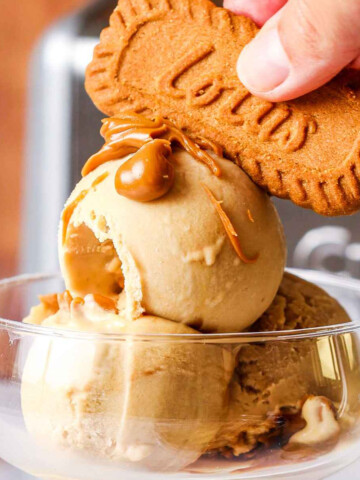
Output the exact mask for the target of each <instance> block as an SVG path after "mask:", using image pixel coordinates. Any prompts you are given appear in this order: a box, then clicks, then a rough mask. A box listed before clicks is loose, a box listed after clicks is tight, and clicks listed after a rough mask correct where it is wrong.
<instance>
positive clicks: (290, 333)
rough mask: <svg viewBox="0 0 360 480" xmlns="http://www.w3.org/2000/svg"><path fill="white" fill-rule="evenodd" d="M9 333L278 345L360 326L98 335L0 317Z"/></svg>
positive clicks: (307, 275)
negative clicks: (279, 342) (273, 343)
mask: <svg viewBox="0 0 360 480" xmlns="http://www.w3.org/2000/svg"><path fill="white" fill-rule="evenodd" d="M286 271H287V272H289V273H291V274H293V275H297V276H299V277H300V278H303V279H305V280H307V281H310V282H311V281H313V282H314V283H316V281H319V282H321V283H324V284H326V286H333V287H342V288H347V289H348V290H351V291H354V292H357V293H358V294H360V280H357V279H354V278H349V277H341V276H339V275H334V274H331V273H328V272H323V271H318V270H307V269H294V268H287V269H286ZM61 278H62V277H61V274H60V273H59V272H56V273H33V274H20V275H16V276H14V277H8V278H3V279H0V289H1V288H3V287H8V286H15V285H16V284H22V283H26V282H32V281H46V280H56V279H61ZM4 329H5V330H6V331H8V333H9V335H10V336H13V335H14V334H15V335H16V334H20V335H21V334H29V335H33V336H41V337H44V336H45V337H54V338H68V339H72V340H82V341H85V340H89V341H94V340H96V341H97V342H101V341H102V342H117V341H120V342H121V341H124V340H134V339H136V340H137V341H147V342H151V341H154V342H155V341H156V342H161V341H165V342H166V341H176V342H179V341H180V342H185V343H189V342H190V343H200V344H204V343H253V342H260V343H262V342H274V341H277V342H278V341H285V340H287V341H289V340H292V341H294V340H300V339H306V338H316V337H324V336H332V335H342V334H345V333H354V332H356V331H358V330H359V331H360V323H359V324H357V323H355V322H354V321H351V322H348V323H339V324H337V325H330V326H322V327H311V328H302V329H297V330H282V331H279V330H277V331H276V330H275V331H268V332H229V333H196V334H194V333H190V334H189V333H181V334H177V333H144V334H140V333H97V332H80V331H79V332H77V331H74V330H67V329H60V328H51V327H44V326H41V325H31V324H26V323H22V322H19V321H16V320H10V319H6V318H1V317H0V330H4Z"/></svg>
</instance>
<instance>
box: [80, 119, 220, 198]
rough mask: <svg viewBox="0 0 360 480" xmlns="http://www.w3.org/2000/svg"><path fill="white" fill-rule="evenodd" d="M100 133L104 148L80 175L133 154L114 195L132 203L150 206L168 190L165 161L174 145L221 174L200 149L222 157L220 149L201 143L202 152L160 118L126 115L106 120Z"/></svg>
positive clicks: (170, 178)
mask: <svg viewBox="0 0 360 480" xmlns="http://www.w3.org/2000/svg"><path fill="white" fill-rule="evenodd" d="M100 133H101V135H102V136H103V137H104V139H105V144H104V146H103V147H102V148H101V149H100V150H99V152H97V153H95V154H94V155H92V156H91V157H90V158H89V160H88V161H87V162H86V164H85V165H84V168H83V169H82V172H81V173H82V175H83V176H85V175H87V174H88V173H90V172H92V171H93V170H95V169H96V168H97V167H99V166H100V165H102V164H104V163H106V162H108V161H111V160H119V159H121V158H123V157H125V156H127V155H129V154H131V153H135V155H134V156H133V157H131V158H130V159H128V160H127V161H125V162H124V163H123V164H121V165H120V167H119V169H118V171H117V172H116V175H115V187H116V190H117V192H118V193H119V194H120V195H123V196H125V197H127V198H130V199H132V200H137V201H140V202H149V201H151V200H156V199H157V198H160V197H162V196H163V195H165V194H166V193H167V192H168V191H169V190H170V189H171V187H172V185H173V182H174V167H173V166H172V165H171V163H170V162H169V160H168V157H169V156H170V154H171V153H172V149H171V147H172V145H173V144H176V145H180V146H181V147H182V148H183V149H184V150H185V151H187V152H188V153H189V154H190V155H191V156H192V157H194V158H195V159H196V160H198V161H200V162H202V163H204V164H205V165H206V166H207V167H208V168H209V169H210V170H211V172H212V173H213V174H214V175H216V176H220V174H221V171H220V168H219V166H218V165H217V163H216V162H215V160H214V159H213V158H212V156H211V155H210V154H209V153H208V152H207V151H205V150H204V149H203V148H207V149H210V150H212V151H213V152H214V153H216V154H217V155H222V150H221V148H220V147H219V146H217V145H215V144H214V143H212V142H209V141H207V140H200V141H199V143H200V144H201V147H203V148H201V147H200V146H199V145H198V144H196V143H195V142H193V141H192V140H191V139H190V138H188V137H187V136H186V135H185V134H184V133H183V132H182V131H181V130H179V129H178V128H176V127H175V126H174V125H173V124H172V123H171V122H169V121H167V120H164V119H163V118H161V117H157V118H155V119H154V120H151V119H149V118H146V117H144V116H142V115H139V114H136V113H128V114H125V115H124V116H122V117H121V118H116V117H112V118H106V119H104V120H103V126H102V128H101V131H100Z"/></svg>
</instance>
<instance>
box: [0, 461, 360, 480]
mask: <svg viewBox="0 0 360 480" xmlns="http://www.w3.org/2000/svg"><path fill="white" fill-rule="evenodd" d="M359 472H360V460H359V461H357V462H354V463H353V464H351V465H350V466H349V467H347V468H345V469H344V470H341V472H338V473H336V474H335V475H331V476H330V477H327V479H326V480H358V479H359V478H360V475H359ZM0 478H1V480H37V479H35V477H31V476H29V475H25V474H24V473H21V472H19V470H15V469H14V468H12V467H10V466H8V465H7V464H5V463H2V462H1V461H0ZM289 480H291V479H289ZM324 480H325V479H324Z"/></svg>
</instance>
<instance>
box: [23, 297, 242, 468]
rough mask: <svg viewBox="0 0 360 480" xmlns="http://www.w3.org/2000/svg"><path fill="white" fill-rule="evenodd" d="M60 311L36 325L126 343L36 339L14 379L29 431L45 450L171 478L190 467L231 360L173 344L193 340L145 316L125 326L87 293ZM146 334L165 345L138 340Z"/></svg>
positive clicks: (207, 349) (220, 398)
mask: <svg viewBox="0 0 360 480" xmlns="http://www.w3.org/2000/svg"><path fill="white" fill-rule="evenodd" d="M60 303H61V305H60V310H59V311H58V312H57V313H55V314H53V315H51V316H49V317H48V318H46V319H45V320H43V321H42V322H41V325H43V326H47V327H57V328H59V327H60V328H63V329H64V328H65V329H70V330H76V331H84V330H86V331H90V332H91V331H92V332H99V331H102V332H104V331H105V332H107V333H118V334H119V333H120V334H121V333H123V334H126V336H125V337H124V338H122V339H121V340H119V341H111V342H109V341H107V340H106V338H105V339H101V338H98V339H97V340H94V339H91V340H88V341H87V340H85V339H84V341H79V339H77V340H71V338H69V337H67V338H66V337H65V338H52V339H49V338H45V337H44V338H43V339H39V340H36V341H35V342H34V344H33V345H32V347H31V349H30V351H29V354H28V357H27V360H26V365H25V368H24V373H23V378H22V396H21V397H22V411H23V415H24V419H25V423H26V426H27V429H28V431H29V433H30V434H31V435H33V436H34V438H35V439H36V441H39V442H40V443H41V442H42V443H44V444H45V445H46V446H47V447H54V448H56V449H64V450H68V451H70V452H71V453H72V454H76V453H78V454H82V455H95V456H96V457H100V458H102V459H103V460H104V461H106V460H111V461H112V462H127V461H128V462H131V463H134V464H136V465H138V466H146V467H147V468H156V469H160V470H167V469H175V470H176V469H180V468H182V467H184V466H186V465H188V464H189V463H191V462H193V461H194V460H196V459H197V458H198V457H199V456H200V455H201V454H202V453H203V452H204V451H205V450H206V448H207V445H208V443H209V442H210V440H211V439H212V438H213V437H214V435H215V434H216V432H217V430H218V429H219V428H220V425H221V421H222V418H223V415H224V412H225V411H226V407H227V402H228V385H229V382H230V378H231V375H232V372H233V357H232V354H231V352H230V351H229V350H228V349H226V348H222V347H221V346H217V345H212V344H208V345H207V344H203V343H202V342H199V343H197V342H196V341H190V340H188V341H187V342H184V341H183V339H179V338H176V334H193V335H196V334H197V333H198V332H196V331H195V330H193V329H192V328H190V327H188V326H186V325H182V324H181V323H176V322H172V321H169V320H164V319H161V318H156V317H152V316H146V317H141V318H139V319H138V320H136V321H132V322H127V321H126V320H125V319H122V318H121V317H119V316H118V315H117V314H116V312H115V311H114V310H112V309H104V308H103V307H102V306H101V305H99V302H98V301H96V298H95V299H94V297H93V296H91V295H89V296H87V297H86V298H85V300H84V302H80V301H77V300H76V299H74V300H72V301H71V302H69V304H68V305H66V303H64V302H60ZM39 313H40V309H39V308H37V307H35V309H33V311H32V312H31V314H30V316H29V317H28V318H27V320H26V321H27V322H30V323H39ZM155 333H156V334H159V333H161V334H164V335H166V334H175V338H173V340H171V339H170V340H169V339H167V340H166V341H163V340H162V339H161V337H160V338H158V340H157V341H156V342H155V341H154V340H152V342H151V343H148V342H146V337H145V338H141V335H145V336H146V335H148V334H155ZM134 334H136V335H137V336H136V338H135V337H133V335H134ZM203 372H208V375H207V376H206V377H204V375H203Z"/></svg>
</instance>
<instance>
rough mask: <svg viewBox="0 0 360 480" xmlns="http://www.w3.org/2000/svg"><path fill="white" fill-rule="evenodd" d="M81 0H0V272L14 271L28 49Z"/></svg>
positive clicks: (81, 0)
mask: <svg viewBox="0 0 360 480" xmlns="http://www.w3.org/2000/svg"><path fill="white" fill-rule="evenodd" d="M86 3H90V0H62V1H61V2H59V1H58V0H26V1H20V2H17V1H14V2H11V1H10V2H9V1H6V0H3V1H1V0H0V5H2V6H3V14H2V15H0V45H1V48H0V105H1V115H0V138H1V139H2V140H1V142H0V159H1V174H0V205H1V208H0V225H1V228H2V235H1V236H0V277H3V276H8V275H12V274H13V273H14V272H15V271H16V263H17V254H18V245H19V233H20V228H19V227H20V218H21V190H22V178H23V177H24V175H25V174H26V172H24V171H23V161H22V160H23V154H24V132H25V123H26V89H27V67H28V62H29V58H30V54H31V51H32V49H33V47H34V44H35V42H36V40H37V39H38V38H39V36H40V35H41V33H42V32H43V31H44V29H45V28H46V27H47V26H49V24H50V23H51V22H53V21H54V20H55V19H57V18H58V17H60V16H61V15H64V14H65V13H68V12H71V10H74V9H75V8H78V7H80V6H82V5H84V4H86Z"/></svg>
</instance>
